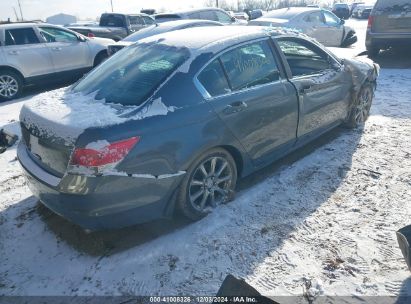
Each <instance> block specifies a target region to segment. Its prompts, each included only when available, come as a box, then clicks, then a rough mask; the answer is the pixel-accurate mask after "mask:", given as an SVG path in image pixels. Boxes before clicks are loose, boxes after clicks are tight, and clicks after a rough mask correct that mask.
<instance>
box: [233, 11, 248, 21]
mask: <svg viewBox="0 0 411 304" xmlns="http://www.w3.org/2000/svg"><path fill="white" fill-rule="evenodd" d="M234 17H235V18H236V19H238V20H245V21H248V15H247V14H246V13H244V12H240V13H234Z"/></svg>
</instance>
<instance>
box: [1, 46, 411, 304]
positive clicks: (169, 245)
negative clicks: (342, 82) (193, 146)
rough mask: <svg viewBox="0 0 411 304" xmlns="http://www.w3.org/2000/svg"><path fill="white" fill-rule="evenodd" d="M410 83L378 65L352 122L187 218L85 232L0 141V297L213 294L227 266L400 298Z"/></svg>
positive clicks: (407, 282) (298, 288) (294, 286)
mask: <svg viewBox="0 0 411 304" xmlns="http://www.w3.org/2000/svg"><path fill="white" fill-rule="evenodd" d="M361 43H363V42H361ZM360 47H361V46H360V43H359V44H358V50H359V49H360ZM410 84H411V70H409V69H385V68H383V69H382V70H381V76H380V78H379V80H378V90H377V93H376V97H375V101H374V104H373V107H372V113H371V117H370V119H369V120H368V121H367V123H366V125H365V127H364V129H363V130H354V131H352V130H344V129H342V130H336V131H334V132H332V133H331V134H328V135H327V136H326V139H321V140H320V141H317V143H314V144H312V145H310V146H309V147H306V148H304V149H302V150H300V151H298V152H297V153H294V154H293V155H292V156H291V157H288V158H287V159H286V160H283V161H280V162H279V163H277V164H275V165H273V166H271V167H270V168H267V169H264V170H262V171H261V172H258V173H256V174H254V175H253V176H251V177H249V178H247V179H246V180H244V181H241V182H240V185H239V193H238V194H237V197H236V199H235V200H234V201H233V202H231V203H230V204H227V205H224V206H221V207H219V208H218V210H217V211H216V212H214V213H213V214H212V215H210V216H208V217H207V218H205V219H203V220H201V221H199V222H196V223H185V222H184V221H182V220H180V219H178V220H176V221H175V222H169V221H160V222H156V223H150V224H145V225H140V226H137V227H132V228H128V229H123V230H121V231H113V232H106V233H95V234H89V235H87V234H85V233H84V232H82V231H81V229H79V228H77V227H76V226H74V225H72V224H70V223H68V222H66V221H65V220H63V219H61V218H59V217H58V216H56V215H54V214H52V213H51V212H49V211H48V210H46V209H45V208H44V207H42V206H41V205H38V204H37V202H36V199H35V198H34V197H33V196H32V195H31V193H30V191H29V190H28V188H27V186H26V183H25V180H24V178H23V176H22V172H21V169H20V167H19V164H18V162H17V161H16V149H15V147H13V148H11V149H9V150H7V151H6V152H5V153H3V154H0V257H1V259H0V295H1V294H5V295H120V294H122V295H153V294H162V295H176V294H191V295H199V294H201V295H204V294H208V295H213V294H215V293H216V291H217V290H218V288H219V286H220V284H221V282H222V281H223V279H224V277H225V275H226V274H228V273H231V274H234V275H236V276H240V277H243V278H245V280H246V281H247V282H248V283H250V284H251V285H252V286H254V287H255V288H256V289H258V290H259V291H260V292H262V293H263V294H266V295H301V294H302V292H303V286H305V284H306V282H307V281H310V280H311V281H312V282H313V283H314V282H316V285H317V286H316V287H317V288H316V289H317V290H318V291H319V293H322V294H325V295H358V296H372V295H394V296H398V295H411V279H410V276H409V271H408V270H407V267H406V264H405V262H404V260H403V258H402V256H401V252H400V250H399V248H398V246H397V242H396V236H395V231H396V230H398V229H399V228H401V227H403V226H405V225H407V224H410V223H411V204H410V203H409V201H410V198H411V140H410V134H411V85H410ZM29 98H30V97H26V98H25V99H22V100H17V101H14V102H9V103H3V104H0V126H3V127H5V128H6V129H9V130H11V131H14V132H18V122H17V121H18V113H19V109H20V108H21V106H22V105H23V103H24V102H25V100H27V99H29ZM261 176H263V177H261Z"/></svg>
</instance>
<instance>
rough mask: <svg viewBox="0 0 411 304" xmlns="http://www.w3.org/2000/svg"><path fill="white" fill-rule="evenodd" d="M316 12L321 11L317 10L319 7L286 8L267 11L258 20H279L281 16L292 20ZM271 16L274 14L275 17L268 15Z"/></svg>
mask: <svg viewBox="0 0 411 304" xmlns="http://www.w3.org/2000/svg"><path fill="white" fill-rule="evenodd" d="M318 11H321V8H319V7H288V8H280V9H276V10H272V11H269V12H267V14H265V15H263V16H261V17H260V18H277V19H281V15H282V14H284V16H292V17H291V18H294V17H296V16H298V15H300V14H303V13H308V12H318ZM272 14H275V15H277V16H275V17H270V15H272ZM257 19H258V18H257ZM285 19H290V18H285Z"/></svg>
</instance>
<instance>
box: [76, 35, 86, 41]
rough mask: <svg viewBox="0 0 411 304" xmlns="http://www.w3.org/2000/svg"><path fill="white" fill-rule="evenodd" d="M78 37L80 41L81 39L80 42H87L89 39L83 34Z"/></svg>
mask: <svg viewBox="0 0 411 304" xmlns="http://www.w3.org/2000/svg"><path fill="white" fill-rule="evenodd" d="M77 39H78V41H80V42H86V41H87V39H86V38H85V37H83V36H80V35H79V36H77Z"/></svg>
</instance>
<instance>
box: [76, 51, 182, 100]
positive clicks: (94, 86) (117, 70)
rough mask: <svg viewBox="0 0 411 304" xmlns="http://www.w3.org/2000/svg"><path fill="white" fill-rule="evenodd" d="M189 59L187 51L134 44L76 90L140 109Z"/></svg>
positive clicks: (102, 65) (91, 75)
mask: <svg viewBox="0 0 411 304" xmlns="http://www.w3.org/2000/svg"><path fill="white" fill-rule="evenodd" d="M189 56H190V53H189V51H188V50H187V49H186V48H176V47H171V46H166V45H163V44H134V45H131V46H129V47H127V48H125V49H124V50H122V51H121V52H118V53H117V54H116V55H114V56H113V57H111V58H110V59H109V60H107V61H105V62H104V63H102V64H101V65H99V66H98V67H97V68H95V69H94V70H93V71H92V72H90V74H88V75H87V76H86V77H85V78H84V79H82V80H81V81H80V82H78V83H77V85H75V86H74V87H73V91H74V92H81V93H83V94H91V93H93V94H96V96H95V98H96V99H98V100H100V99H105V101H106V102H107V103H119V104H122V105H140V104H142V103H143V102H144V101H145V100H147V98H149V97H150V96H151V95H152V94H153V93H154V91H155V90H156V89H157V88H158V87H159V86H160V85H161V84H162V83H163V82H164V81H166V79H167V78H168V77H169V76H170V75H171V74H172V73H173V72H174V71H175V70H176V69H177V68H178V67H179V66H180V65H181V64H183V63H184V61H186V60H187V59H188V58H189Z"/></svg>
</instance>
